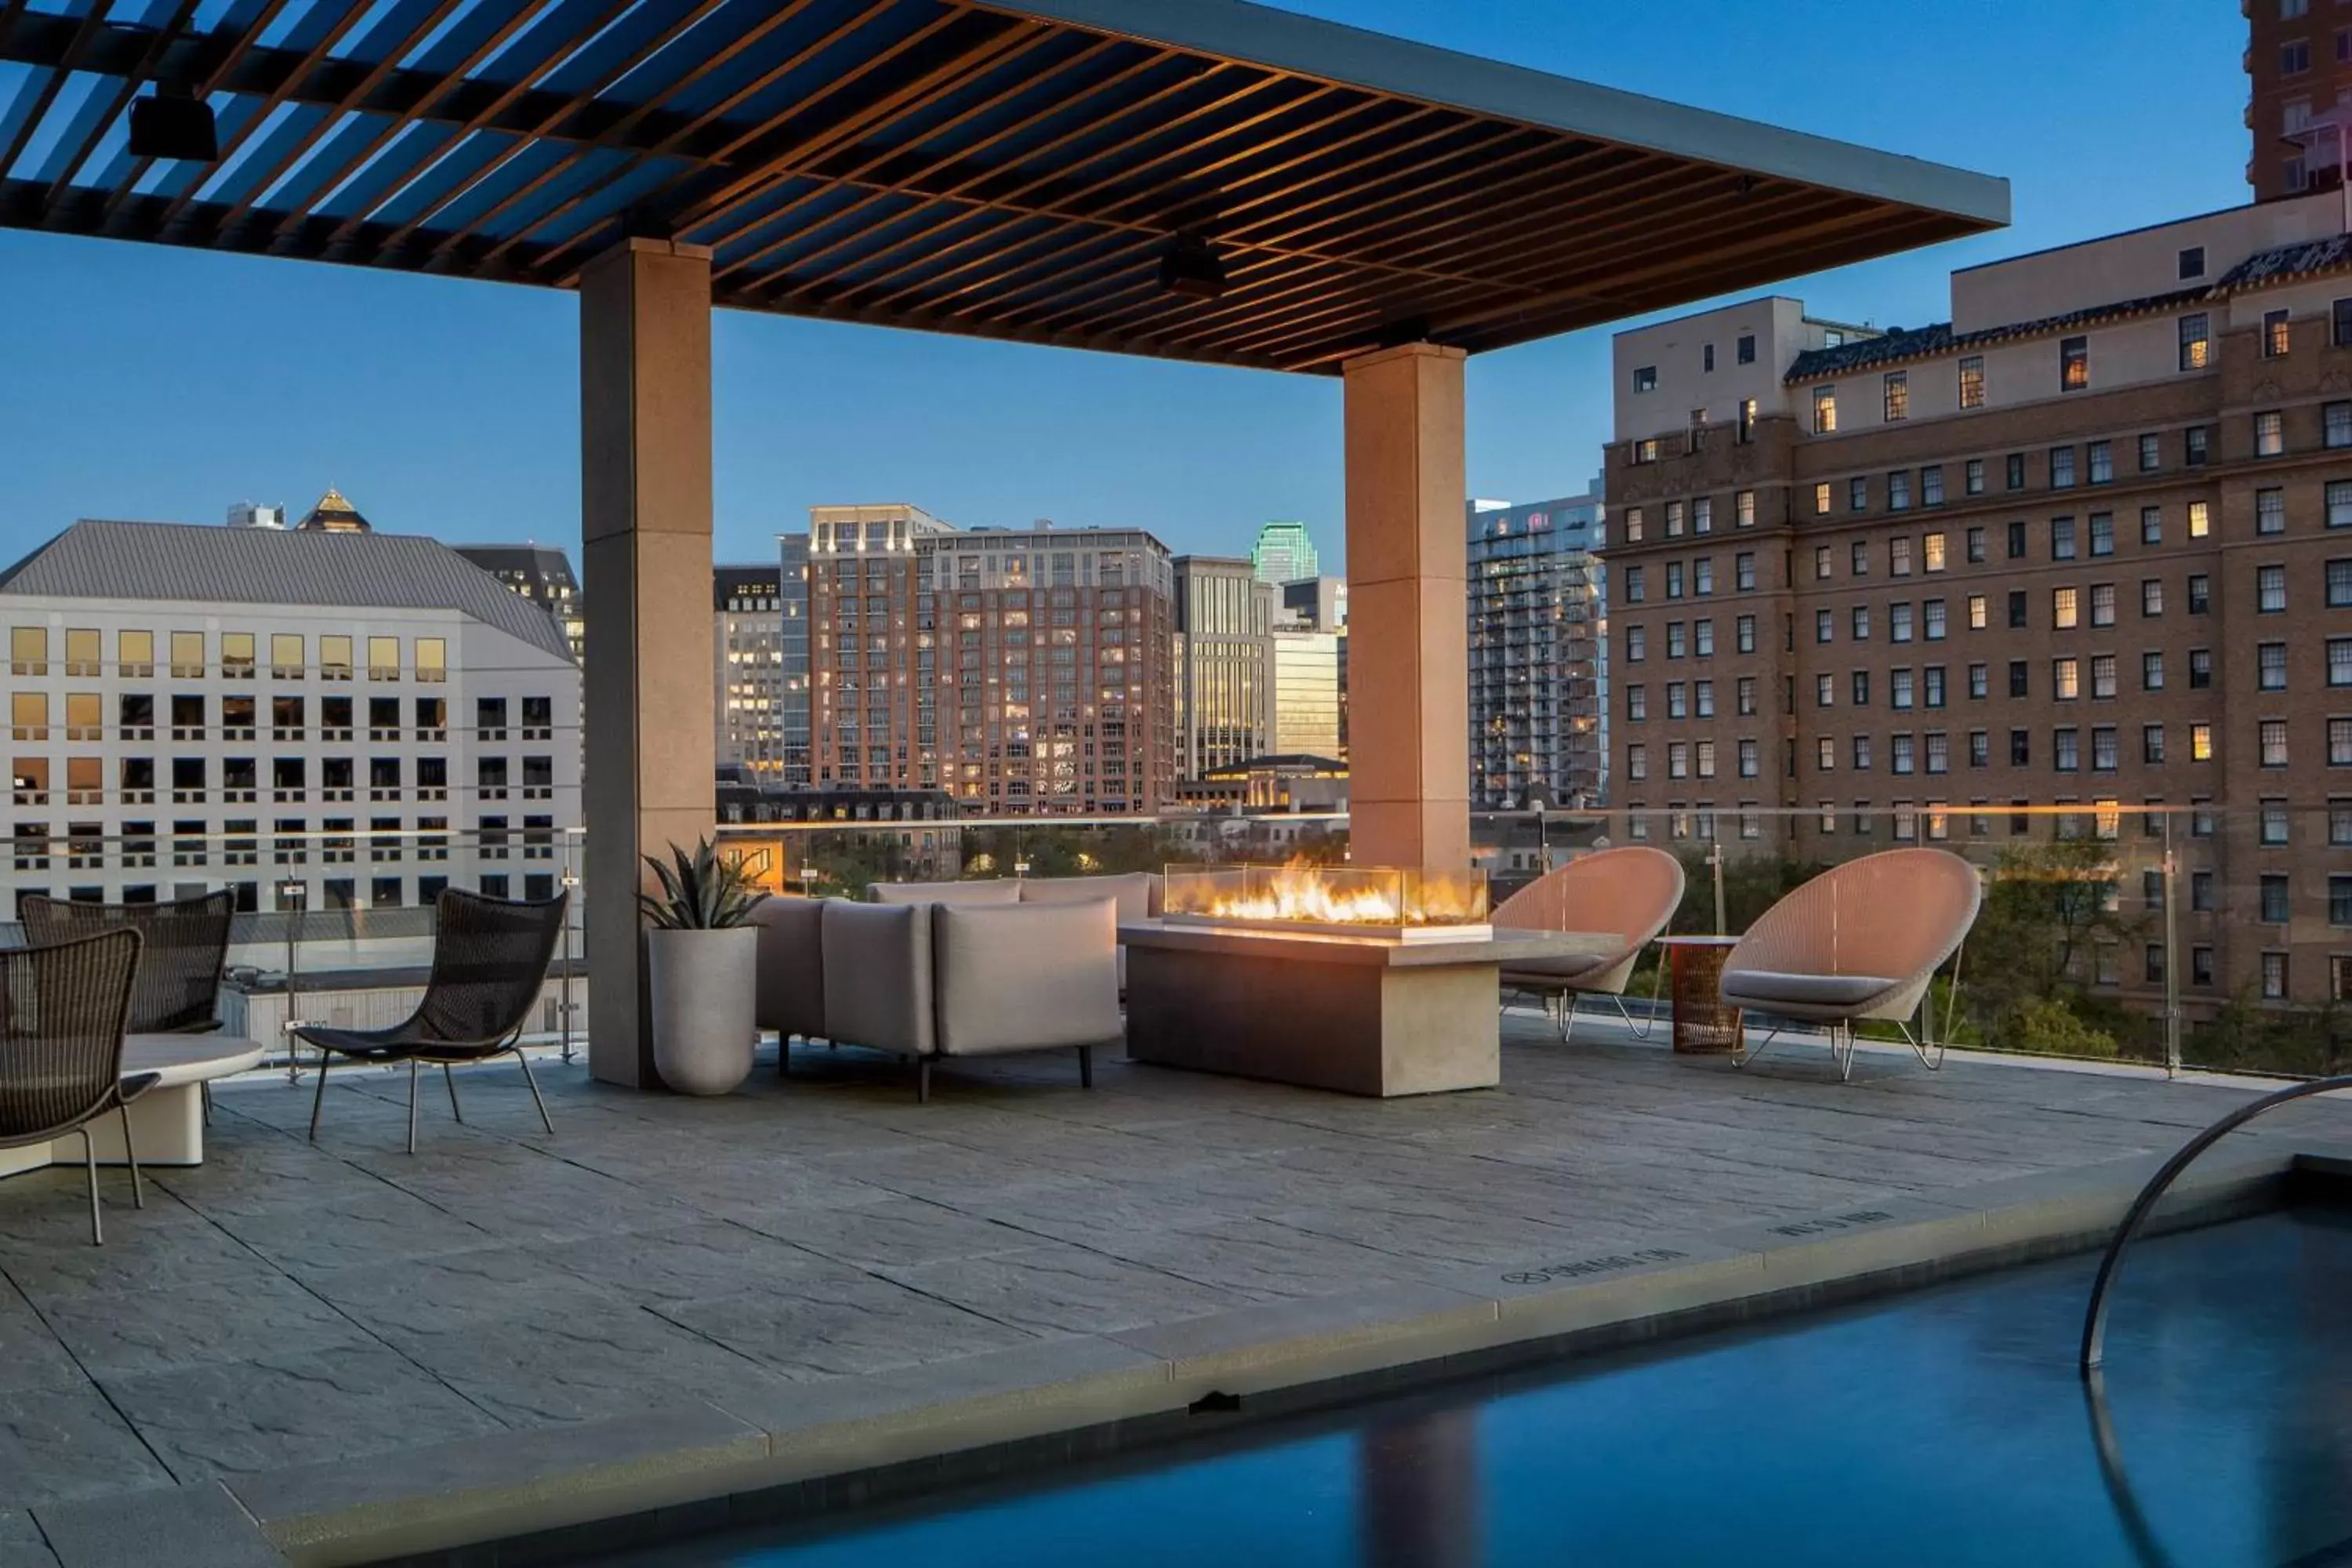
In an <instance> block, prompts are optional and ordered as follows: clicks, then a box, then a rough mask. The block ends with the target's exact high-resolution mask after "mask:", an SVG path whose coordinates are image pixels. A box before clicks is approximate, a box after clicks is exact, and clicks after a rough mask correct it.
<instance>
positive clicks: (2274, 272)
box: [1781, 234, 2352, 383]
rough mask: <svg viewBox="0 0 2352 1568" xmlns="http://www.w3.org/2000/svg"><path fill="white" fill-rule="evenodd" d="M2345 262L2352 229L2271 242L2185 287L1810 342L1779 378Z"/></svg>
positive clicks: (1910, 356)
mask: <svg viewBox="0 0 2352 1568" xmlns="http://www.w3.org/2000/svg"><path fill="white" fill-rule="evenodd" d="M2346 268H2352V235H2341V234H2339V235H2336V236H2332V237H2328V238H2326V239H2316V240H2301V241H2297V242H2296V243H2294V244H2293V245H2281V246H2274V247H2271V248H2269V249H2267V250H2261V251H2257V252H2255V253H2254V254H2253V255H2252V256H2249V257H2247V258H2245V259H2244V260H2243V261H2241V262H2239V263H2238V264H2237V265H2236V266H2234V267H2232V268H2230V269H2229V270H2228V271H2226V272H2224V273H2222V274H2221V277H2219V278H2217V279H2214V280H2213V281H2211V282H2210V283H2200V284H2195V285H2192V286H2191V287H2189V288H2187V289H2168V290H2167V291H2165V292H2163V293H2158V294H2148V295H2143V296H2141V297H2139V298H2137V299H2131V300H2109V301H2107V302H2105V303H2103V304H2097V305H2086V306H2084V308H2083V309H2081V310H2069V311H2066V312H2064V313H2063V314H2061V315H2055V316H2043V317H2041V318H2038V319H2036V320H2034V321H2011V322H2008V323H2005V324H2003V325H2001V326H1998V327H1986V328H1984V329H1982V330H1980V331H1973V332H1956V331H1953V330H1952V323H1951V322H1949V321H1938V322H1936V323H1934V324H1933V325H1931V326H1925V327H1914V328H1910V329H1908V330H1906V329H1904V328H1901V327H1889V328H1887V329H1886V330H1885V331H1883V332H1882V333H1880V334H1879V335H1878V336H1876V337H1872V338H1864V339H1862V340H1861V341H1859V342H1846V343H1841V344H1839V345H1838V346H1837V347H1835V348H1824V349H1808V350H1806V351H1805V352H1804V353H1801V354H1799V355H1798V356H1797V357H1796V358H1795V359H1793V360H1791V361H1790V362H1789V369H1788V373H1787V374H1785V375H1784V376H1782V378H1781V379H1782V381H1783V382H1784V383H1793V382H1801V381H1819V380H1822V379H1823V378H1825V377H1829V376H1835V375H1843V374H1846V373H1847V372H1849V371H1855V370H1864V369H1868V368H1870V367H1873V366H1877V365H1892V364H1896V363H1903V362H1906V361H1909V360H1916V359H1927V358H1931V357H1933V356H1935V355H1937V354H1942V353H1950V352H1952V351H1953V350H1954V349H1960V348H1971V347H1974V346H1976V345H1978V344H1979V343H1994V342H2005V341H2007V340H2010V339H2012V338H2031V337H2041V336H2043V335H2046V334H2048V333H2051V332H2056V331H2064V330H2066V329H2067V328H2070V327H2082V326H2092V325H2095V324H2098V323H2101V322H2105V321H2123V320H2126V319H2127V318H2130V317H2133V316H2144V315H2147V314H2150V313H2152V312H2155V311H2160V310H2179V309H2180V308H2181V307H2182V306H2184V305H2191V304H2194V303H2196V302H2197V301H2199V300H2222V299H2226V298H2228V297H2229V296H2230V295H2231V294H2234V293H2238V292H2240V291H2242V290H2244V289H2263V288H2269V287H2271V286H2273V285H2274V284H2279V283H2285V282H2290V281H2293V280H2294V279H2300V278H2308V277H2315V276H2318V275H2320V274H2323V273H2328V272H2340V271H2343V270H2345V269H2346Z"/></svg>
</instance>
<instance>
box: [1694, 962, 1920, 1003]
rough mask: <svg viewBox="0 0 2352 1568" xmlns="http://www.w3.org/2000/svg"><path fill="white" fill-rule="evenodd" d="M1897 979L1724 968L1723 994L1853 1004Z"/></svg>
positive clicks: (1743, 999)
mask: <svg viewBox="0 0 2352 1568" xmlns="http://www.w3.org/2000/svg"><path fill="white" fill-rule="evenodd" d="M1899 984H1902V982H1900V981H1896V980H1889V979H1886V978H1885V976H1883V975H1877V974H1786V973H1781V972H1780V971H1779V970H1774V969H1727V970H1726V971H1724V973H1723V996H1724V1000H1726V1001H1727V1002H1734V1003H1739V1004H1745V1005H1770V1004H1772V1003H1774V1002H1786V1003H1789V1004H1790V1005H1795V1006H1800V1007H1853V1006H1857V1005H1860V1004H1862V1003H1864V1002H1867V1001H1869V1000H1870V999H1871V998H1872V997H1874V996H1880V995H1884V994H1886V993H1887V992H1889V991H1892V990H1894V989H1895V986H1897V985H1899Z"/></svg>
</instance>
